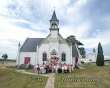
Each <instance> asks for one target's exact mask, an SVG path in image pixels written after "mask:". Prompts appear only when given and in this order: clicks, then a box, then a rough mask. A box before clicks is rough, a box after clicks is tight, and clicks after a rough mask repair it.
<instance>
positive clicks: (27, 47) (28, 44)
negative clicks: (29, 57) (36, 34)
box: [20, 38, 43, 52]
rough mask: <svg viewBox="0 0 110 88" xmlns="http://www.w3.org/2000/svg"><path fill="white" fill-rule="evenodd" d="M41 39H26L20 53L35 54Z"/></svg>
mask: <svg viewBox="0 0 110 88" xmlns="http://www.w3.org/2000/svg"><path fill="white" fill-rule="evenodd" d="M42 39H43V38H27V39H26V41H25V42H24V44H23V46H22V47H21V48H20V52H35V51H36V48H37V45H39V44H40V42H41V40H42Z"/></svg>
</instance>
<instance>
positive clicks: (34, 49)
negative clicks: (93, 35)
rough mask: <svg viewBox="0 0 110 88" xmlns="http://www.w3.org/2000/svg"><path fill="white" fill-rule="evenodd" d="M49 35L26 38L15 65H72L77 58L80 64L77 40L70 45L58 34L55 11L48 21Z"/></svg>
mask: <svg viewBox="0 0 110 88" xmlns="http://www.w3.org/2000/svg"><path fill="white" fill-rule="evenodd" d="M49 30H50V33H49V35H48V36H47V37H46V38H27V39H26V40H25V42H24V44H23V45H22V46H21V47H20V48H19V55H18V59H17V65H21V64H32V65H36V64H48V63H54V64H57V63H61V64H64V63H65V64H71V65H74V63H75V59H76V58H78V62H79V63H80V59H81V55H80V52H79V49H78V47H79V45H82V44H81V42H79V41H78V40H77V41H76V42H75V43H74V44H72V43H70V42H69V41H68V40H67V39H65V38H63V37H62V36H61V34H60V33H59V31H60V29H59V20H58V18H57V16H56V13H55V11H54V12H53V15H52V17H51V19H50V28H49Z"/></svg>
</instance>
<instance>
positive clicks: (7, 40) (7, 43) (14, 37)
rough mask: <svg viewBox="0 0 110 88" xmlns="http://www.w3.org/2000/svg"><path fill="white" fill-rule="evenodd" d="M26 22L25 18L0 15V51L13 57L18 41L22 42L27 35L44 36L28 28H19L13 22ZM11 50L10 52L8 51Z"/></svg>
mask: <svg viewBox="0 0 110 88" xmlns="http://www.w3.org/2000/svg"><path fill="white" fill-rule="evenodd" d="M14 21H15V22H27V21H25V20H17V19H16V20H14V19H13V20H11V19H9V18H6V17H3V16H0V52H1V53H8V54H9V58H15V56H16V54H17V53H16V52H17V48H18V43H19V42H21V43H23V42H24V40H25V39H26V38H27V37H44V36H45V34H44V33H41V32H37V31H32V30H30V29H25V28H20V27H17V26H16V25H14V24H13V22H14ZM10 51H11V52H10Z"/></svg>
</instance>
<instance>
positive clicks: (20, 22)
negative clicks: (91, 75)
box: [0, 0, 110, 58]
mask: <svg viewBox="0 0 110 88" xmlns="http://www.w3.org/2000/svg"><path fill="white" fill-rule="evenodd" d="M109 3H110V0H1V1H0V55H2V54H3V53H8V54H9V58H16V55H17V45H18V43H19V42H21V44H23V42H24V41H25V39H26V38H27V37H46V36H47V35H48V33H49V20H50V18H51V15H52V13H53V10H54V9H55V10H56V14H57V17H58V19H59V20H60V26H59V27H60V33H61V34H62V36H63V37H64V38H66V37H68V36H69V35H75V36H76V38H77V39H79V40H80V41H81V42H83V43H84V47H85V48H86V49H87V50H90V49H92V48H97V45H98V42H101V43H102V46H103V49H104V54H105V55H106V56H108V55H109V53H110V49H109V48H110V39H109V37H110V25H109V23H110V9H109V8H110V5H109Z"/></svg>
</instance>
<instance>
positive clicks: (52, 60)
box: [50, 49, 59, 65]
mask: <svg viewBox="0 0 110 88" xmlns="http://www.w3.org/2000/svg"><path fill="white" fill-rule="evenodd" d="M50 54H51V58H50V64H52V65H57V64H58V61H59V58H58V53H57V52H56V50H55V49H53V50H52V51H51V53H50Z"/></svg>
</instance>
